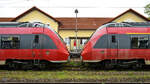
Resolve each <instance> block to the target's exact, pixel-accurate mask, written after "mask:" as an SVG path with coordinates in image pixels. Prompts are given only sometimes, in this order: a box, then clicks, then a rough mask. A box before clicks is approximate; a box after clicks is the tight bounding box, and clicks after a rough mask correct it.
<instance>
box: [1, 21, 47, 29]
mask: <svg viewBox="0 0 150 84" xmlns="http://www.w3.org/2000/svg"><path fill="white" fill-rule="evenodd" d="M45 26H48V25H46V24H43V23H40V22H33V23H30V22H0V27H2V28H6V27H10V28H11V27H19V28H20V27H42V28H44V27H45Z"/></svg>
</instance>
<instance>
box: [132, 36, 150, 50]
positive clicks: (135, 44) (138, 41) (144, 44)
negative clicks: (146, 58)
mask: <svg viewBox="0 0 150 84" xmlns="http://www.w3.org/2000/svg"><path fill="white" fill-rule="evenodd" d="M131 48H133V49H147V48H148V37H131Z"/></svg>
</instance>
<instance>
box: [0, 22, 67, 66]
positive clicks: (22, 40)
mask: <svg viewBox="0 0 150 84" xmlns="http://www.w3.org/2000/svg"><path fill="white" fill-rule="evenodd" d="M8 26H10V27H8ZM0 38H1V39H0V44H1V46H0V64H8V65H9V64H13V63H14V62H16V63H28V62H30V63H32V64H34V62H35V63H39V61H40V62H41V61H47V62H52V63H63V62H67V61H68V59H69V52H68V50H67V47H66V46H65V44H64V42H63V40H62V39H61V37H60V36H59V35H58V34H57V33H56V32H55V31H53V30H52V29H51V28H49V27H48V26H47V25H44V24H41V23H28V22H27V23H17V22H10V23H0Z"/></svg>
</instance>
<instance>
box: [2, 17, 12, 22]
mask: <svg viewBox="0 0 150 84" xmlns="http://www.w3.org/2000/svg"><path fill="white" fill-rule="evenodd" d="M12 19H14V18H8V17H6V18H4V17H1V18H0V22H10V21H11V20H12Z"/></svg>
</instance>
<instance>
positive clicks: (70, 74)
mask: <svg viewBox="0 0 150 84" xmlns="http://www.w3.org/2000/svg"><path fill="white" fill-rule="evenodd" d="M1 78H10V79H11V78H12V79H13V78H16V79H33V80H34V79H112V78H115V79H123V78H136V79H137V78H150V72H140V71H137V72H135V71H128V72H127V71H125V72H123V71H119V72H118V71H0V79H1Z"/></svg>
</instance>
